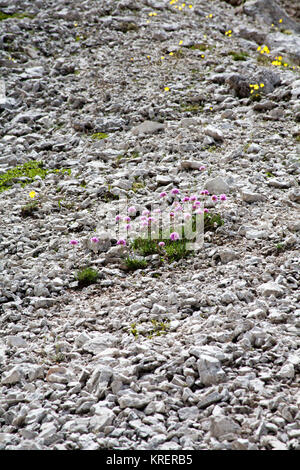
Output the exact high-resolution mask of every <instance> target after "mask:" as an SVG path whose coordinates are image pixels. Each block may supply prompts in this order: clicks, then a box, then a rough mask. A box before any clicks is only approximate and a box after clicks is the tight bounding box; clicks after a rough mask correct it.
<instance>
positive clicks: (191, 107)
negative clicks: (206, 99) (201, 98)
mask: <svg viewBox="0 0 300 470" xmlns="http://www.w3.org/2000/svg"><path fill="white" fill-rule="evenodd" d="M180 107H181V111H182V112H185V113H198V112H202V111H203V106H200V105H199V104H181V105H180Z"/></svg>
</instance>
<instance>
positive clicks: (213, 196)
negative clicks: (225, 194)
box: [211, 194, 218, 202]
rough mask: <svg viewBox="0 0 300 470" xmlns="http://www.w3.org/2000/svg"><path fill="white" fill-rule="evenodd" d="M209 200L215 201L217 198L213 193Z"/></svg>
mask: <svg viewBox="0 0 300 470" xmlns="http://www.w3.org/2000/svg"><path fill="white" fill-rule="evenodd" d="M211 200H212V201H214V202H216V201H217V200H218V196H216V195H215V194H213V195H212V197H211Z"/></svg>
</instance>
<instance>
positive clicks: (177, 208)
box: [175, 204, 183, 212]
mask: <svg viewBox="0 0 300 470" xmlns="http://www.w3.org/2000/svg"><path fill="white" fill-rule="evenodd" d="M182 210H183V207H182V206H181V205H180V204H178V206H176V208H175V211H176V212H178V211H182Z"/></svg>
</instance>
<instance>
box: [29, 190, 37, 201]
mask: <svg viewBox="0 0 300 470" xmlns="http://www.w3.org/2000/svg"><path fill="white" fill-rule="evenodd" d="M35 196H36V192H35V191H30V193H29V197H31V199H34V198H35Z"/></svg>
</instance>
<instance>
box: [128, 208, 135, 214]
mask: <svg viewBox="0 0 300 470" xmlns="http://www.w3.org/2000/svg"><path fill="white" fill-rule="evenodd" d="M135 213H136V208H135V207H134V206H131V207H128V214H133V215H134V214H135Z"/></svg>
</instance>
